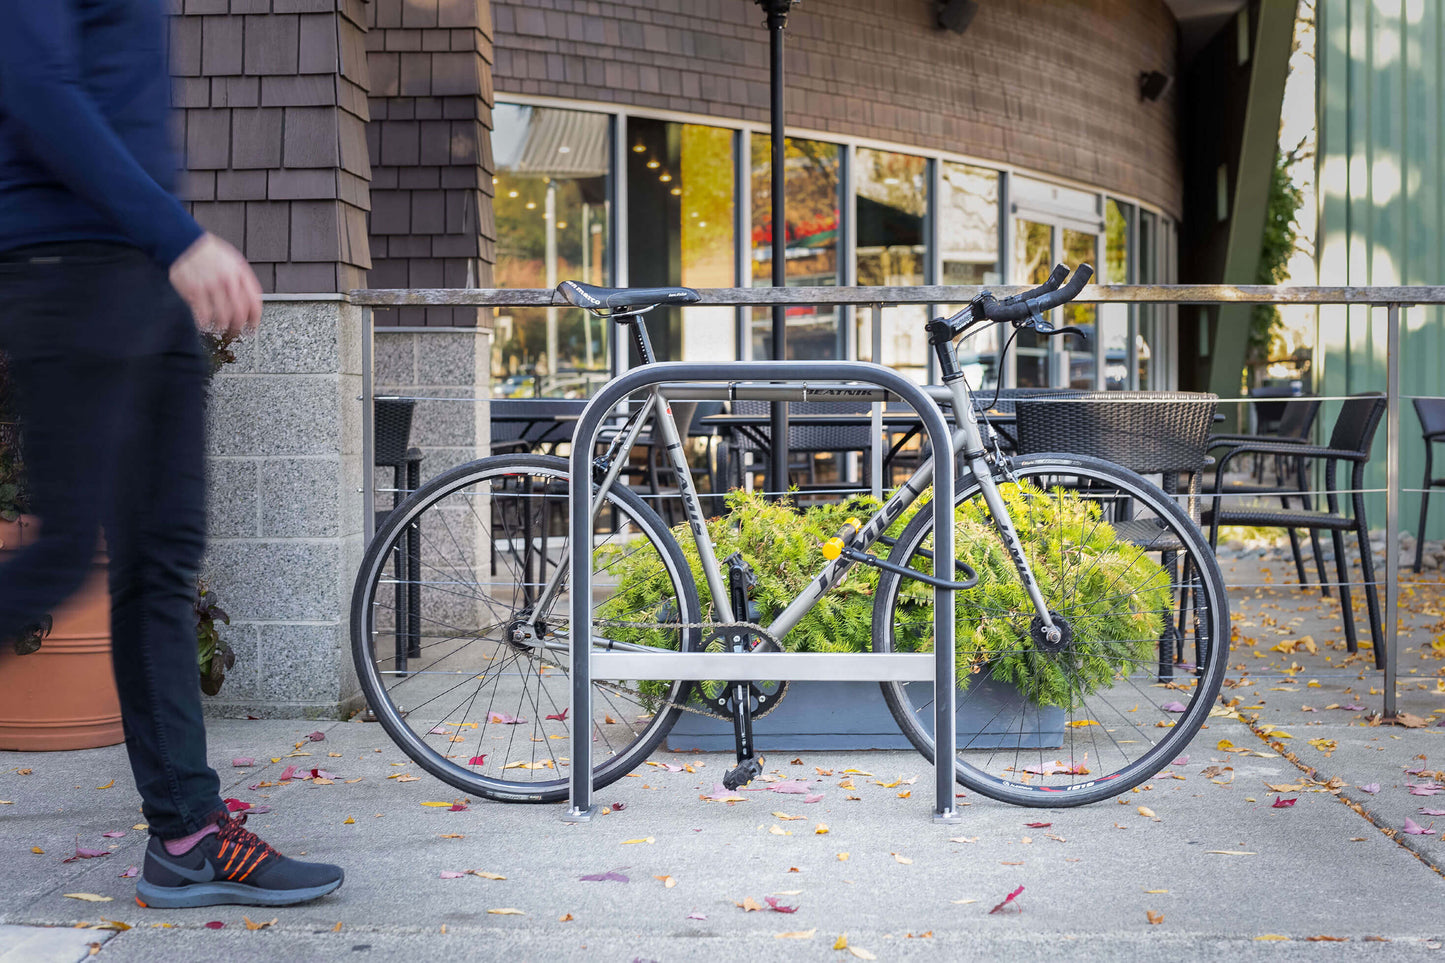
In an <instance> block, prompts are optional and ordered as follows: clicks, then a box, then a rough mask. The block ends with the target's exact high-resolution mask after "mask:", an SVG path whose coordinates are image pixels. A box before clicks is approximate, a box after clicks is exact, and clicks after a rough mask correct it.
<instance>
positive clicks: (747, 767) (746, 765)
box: [723, 759, 763, 791]
mask: <svg viewBox="0 0 1445 963" xmlns="http://www.w3.org/2000/svg"><path fill="white" fill-rule="evenodd" d="M762 774H763V766H762V763H760V762H758V761H757V760H756V759H744V760H743V761H742V762H740V763H738V766H737V768H736V769H729V770H728V771H727V772H725V773H723V788H724V789H727V790H728V791H733V790H736V789H741V788H742V787H743V786H746V785H747V784H748V783H750V782H752V781H753V780H754V779H756V778H757V777H758V776H761V775H762Z"/></svg>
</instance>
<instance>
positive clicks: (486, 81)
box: [366, 0, 496, 327]
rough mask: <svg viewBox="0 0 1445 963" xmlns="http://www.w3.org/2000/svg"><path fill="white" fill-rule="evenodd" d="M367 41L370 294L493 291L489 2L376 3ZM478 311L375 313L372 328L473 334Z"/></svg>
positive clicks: (428, 0)
mask: <svg viewBox="0 0 1445 963" xmlns="http://www.w3.org/2000/svg"><path fill="white" fill-rule="evenodd" d="M367 15H368V18H369V26H370V29H369V30H368V32H367V35H366V47H367V51H368V53H367V63H368V66H369V68H370V71H371V78H372V87H371V123H370V124H369V125H368V126H367V142H368V144H369V146H370V155H371V176H372V194H371V197H372V211H371V221H370V228H371V238H370V240H371V256H372V270H371V273H370V276H369V278H368V281H367V283H368V286H370V287H374V288H442V287H448V288H455V287H490V286H491V283H492V273H491V265H492V259H493V253H492V248H493V245H494V242H495V239H496V229H495V226H494V223H493V219H492V203H491V193H492V161H491V157H492V144H491V137H490V130H491V126H492V119H491V112H492V85H491V79H492V70H491V60H492V22H491V4H490V3H489V0H405V2H403V0H373V2H371V3H369V4H368V5H367ZM483 315H485V321H484V323H486V324H490V321H491V318H490V312H482V311H481V310H480V309H478V308H400V309H383V310H378V311H376V312H375V317H376V323H377V324H378V325H394V324H402V325H429V326H453V325H455V326H461V327H476V326H477V324H478V319H479V317H482V316H483Z"/></svg>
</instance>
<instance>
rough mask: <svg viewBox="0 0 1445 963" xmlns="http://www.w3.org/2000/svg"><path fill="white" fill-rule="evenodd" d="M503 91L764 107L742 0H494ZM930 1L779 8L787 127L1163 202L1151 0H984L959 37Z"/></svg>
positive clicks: (1161, 27) (760, 115)
mask: <svg viewBox="0 0 1445 963" xmlns="http://www.w3.org/2000/svg"><path fill="white" fill-rule="evenodd" d="M492 11H493V19H494V22H495V25H496V37H495V39H496V51H497V53H496V61H495V64H494V67H493V75H494V79H493V83H494V86H495V87H496V89H497V90H500V91H502V92H503V93H504V94H505V93H519V94H533V95H549V96H555V97H565V98H575V99H579V100H592V101H603V102H607V103H616V104H632V105H636V106H639V107H650V108H656V109H666V110H678V111H687V112H690V113H696V114H705V115H711V116H717V117H726V118H731V119H740V120H747V121H756V122H766V121H767V119H768V104H769V87H768V36H767V31H766V29H765V28H764V27H763V25H762V19H763V15H762V12H761V10H760V9H759V8H758V7H757V5H756V4H755V3H752V2H750V0H667V2H662V3H646V4H638V3H624V2H585V3H584V2H580V0H525V2H523V0H494V2H493V4H492ZM933 11H934V0H808V2H807V3H804V4H802V5H801V6H799V7H798V8H797V9H796V10H794V12H793V14H792V16H791V17H790V18H789V21H788V28H787V47H786V57H787V59H786V66H785V69H786V72H787V83H788V89H787V98H786V104H785V108H786V111H787V120H788V124H789V126H792V127H798V128H808V129H815V130H821V131H829V132H834V133H840V134H851V135H855V136H864V137H874V138H878V139H880V140H885V141H892V142H896V143H899V144H912V145H917V146H920V147H929V148H935V149H940V150H950V151H958V152H960V153H964V154H969V155H973V156H976V157H978V158H980V159H983V160H993V161H999V162H1004V163H1010V164H1017V165H1019V166H1021V167H1026V168H1030V169H1033V170H1035V171H1039V172H1041V173H1046V174H1053V175H1056V176H1059V177H1064V178H1069V179H1072V180H1079V181H1084V182H1087V183H1089V184H1091V185H1094V186H1097V187H1103V188H1107V189H1109V190H1113V191H1117V192H1119V193H1123V194H1128V195H1132V196H1135V197H1139V198H1141V199H1143V200H1145V201H1147V202H1150V203H1153V204H1156V205H1158V206H1160V207H1162V208H1163V209H1164V210H1166V211H1168V212H1169V213H1170V214H1172V215H1175V216H1178V215H1179V213H1180V211H1181V207H1182V203H1181V186H1180V181H1181V173H1180V172H1181V161H1180V154H1179V150H1178V147H1177V144H1176V124H1175V100H1174V95H1173V92H1172V91H1170V92H1166V94H1165V95H1164V96H1163V97H1161V98H1160V99H1159V100H1158V101H1157V102H1153V103H1146V102H1142V101H1141V100H1140V98H1139V92H1138V77H1139V73H1140V72H1141V71H1146V70H1160V71H1163V72H1164V73H1166V74H1169V75H1170V76H1173V75H1174V74H1175V62H1174V61H1175V47H1176V45H1175V24H1174V19H1173V16H1172V15H1171V14H1170V13H1169V10H1168V8H1167V7H1166V6H1165V4H1164V2H1163V0H1088V2H1082V0H1081V2H1078V3H1070V4H1059V3H1057V2H1054V0H990V2H988V3H985V4H982V5H981V6H980V9H979V11H978V13H977V15H976V16H975V17H974V19H973V22H972V24H971V25H970V26H969V28H968V31H967V33H965V34H964V35H962V36H960V35H958V34H954V33H950V32H948V31H944V30H940V29H938V28H937V27H935V26H934V22H933Z"/></svg>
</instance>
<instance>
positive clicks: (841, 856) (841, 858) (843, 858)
mask: <svg viewBox="0 0 1445 963" xmlns="http://www.w3.org/2000/svg"><path fill="white" fill-rule="evenodd" d="M848 856H849V854H848V853H839V854H838V862H840V863H846V862H848Z"/></svg>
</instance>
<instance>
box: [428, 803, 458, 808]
mask: <svg viewBox="0 0 1445 963" xmlns="http://www.w3.org/2000/svg"><path fill="white" fill-rule="evenodd" d="M422 805H423V806H440V807H442V808H443V809H450V808H451V807H452V804H451V803H449V802H424V803H422Z"/></svg>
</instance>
